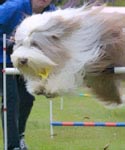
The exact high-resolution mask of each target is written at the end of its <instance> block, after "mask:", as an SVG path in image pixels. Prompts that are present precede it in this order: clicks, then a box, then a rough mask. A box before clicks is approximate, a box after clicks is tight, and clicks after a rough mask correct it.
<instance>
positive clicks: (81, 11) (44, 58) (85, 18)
mask: <svg viewBox="0 0 125 150" xmlns="http://www.w3.org/2000/svg"><path fill="white" fill-rule="evenodd" d="M104 9H105V8H103V7H101V8H99V9H98V8H96V10H95V8H94V10H93V9H86V7H82V8H78V9H76V8H67V9H64V10H57V11H55V12H45V13H43V14H38V15H33V16H31V17H28V18H26V19H25V20H24V21H23V22H22V23H21V25H20V26H19V27H18V28H17V31H16V35H15V42H16V44H15V47H14V52H13V54H12V55H11V59H12V62H13V64H14V66H15V67H17V68H18V69H19V70H20V71H21V72H22V74H23V75H24V78H25V79H26V82H27V89H28V91H29V92H30V93H35V94H38V93H40V92H41V93H42V92H43V91H44V92H43V93H44V94H47V93H50V94H53V93H58V94H59V93H63V92H69V91H70V90H74V89H76V88H77V87H79V86H82V84H83V77H84V73H85V72H86V70H85V69H84V66H85V65H86V63H89V62H90V63H91V62H96V61H97V60H98V59H99V58H100V56H103V55H104V54H105V52H104V53H103V51H101V52H100V46H101V45H102V44H104V43H100V38H101V35H102V34H103V31H104V30H106V29H105V26H104V24H105V22H106V20H108V19H109V18H110V15H109V16H108V19H107V18H106V17H105V18H104V19H103V22H101V21H100V13H101V12H102V11H103V10H104ZM94 13H96V15H94ZM102 15H103V14H102ZM101 18H102V17H101ZM58 22H59V23H58ZM60 22H61V23H60ZM57 25H58V26H57ZM71 27H72V28H71ZM70 28H71V29H70ZM66 31H67V32H66ZM49 37H50V38H49ZM34 38H37V40H36V41H37V42H38V43H37V44H38V45H37V46H34V45H32V44H31V42H32V41H33V40H34ZM38 38H39V40H38ZM51 38H52V39H51ZM54 38H55V41H54ZM51 42H52V43H51ZM56 42H57V43H58V44H57V43H56ZM104 42H107V43H108V42H109V41H104ZM107 43H105V44H107ZM51 50H53V52H52V53H51ZM61 51H63V52H64V56H63V54H62V58H61V56H60V53H61ZM56 52H57V53H56ZM46 53H47V54H46ZM58 53H59V54H58ZM54 54H55V56H54ZM56 54H57V56H56ZM58 56H59V58H58ZM21 58H28V63H27V64H26V65H19V60H20V59H21ZM61 59H62V60H61ZM63 59H64V61H63ZM46 67H47V68H51V72H50V74H49V76H48V78H47V79H41V77H40V76H38V73H39V72H40V71H41V70H42V69H44V68H46Z"/></svg>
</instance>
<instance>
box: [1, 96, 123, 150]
mask: <svg viewBox="0 0 125 150" xmlns="http://www.w3.org/2000/svg"><path fill="white" fill-rule="evenodd" d="M53 114H54V117H53V119H54V121H101V122H102V121H115V122H116V121H121V122H125V107H123V108H117V109H106V108H104V107H103V105H102V104H99V103H98V102H96V101H95V98H94V96H91V97H80V96H65V97H64V108H63V110H60V98H57V99H55V100H53ZM1 132H2V131H1V130H0V139H2V137H1ZM124 138H125V128H113V127H109V128H108V127H54V138H53V139H51V138H50V126H49V101H48V100H46V99H45V98H44V97H37V98H36V101H35V103H34V107H33V110H32V112H31V115H30V117H29V120H28V123H27V128H26V142H27V143H28V146H29V150H124V148H125V142H124ZM106 146H107V148H106ZM2 149H3V146H2V141H1V140H0V150H2Z"/></svg>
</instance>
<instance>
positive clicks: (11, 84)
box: [1, 75, 19, 150]
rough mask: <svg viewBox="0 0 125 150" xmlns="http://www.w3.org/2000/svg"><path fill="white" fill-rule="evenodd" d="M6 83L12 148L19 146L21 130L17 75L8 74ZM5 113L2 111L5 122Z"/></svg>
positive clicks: (9, 141) (8, 124)
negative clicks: (19, 127) (19, 124)
mask: <svg viewBox="0 0 125 150" xmlns="http://www.w3.org/2000/svg"><path fill="white" fill-rule="evenodd" d="M1 82H2V81H1ZM6 83H7V84H6V90H7V95H6V98H7V134H8V150H12V149H13V148H15V147H19V130H18V108H19V107H18V105H19V99H18V91H17V82H16V78H15V76H12V75H7V78H6ZM2 99H3V98H2ZM2 101H3V100H2ZM2 108H3V107H2ZM3 115H4V114H3V111H2V122H3Z"/></svg>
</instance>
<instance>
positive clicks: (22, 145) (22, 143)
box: [20, 137, 28, 150]
mask: <svg viewBox="0 0 125 150" xmlns="http://www.w3.org/2000/svg"><path fill="white" fill-rule="evenodd" d="M20 150H28V148H27V145H26V143H25V140H24V137H21V138H20Z"/></svg>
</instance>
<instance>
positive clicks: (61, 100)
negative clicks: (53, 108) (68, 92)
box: [60, 97, 63, 110]
mask: <svg viewBox="0 0 125 150" xmlns="http://www.w3.org/2000/svg"><path fill="white" fill-rule="evenodd" d="M60 110H63V97H61V98H60Z"/></svg>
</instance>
